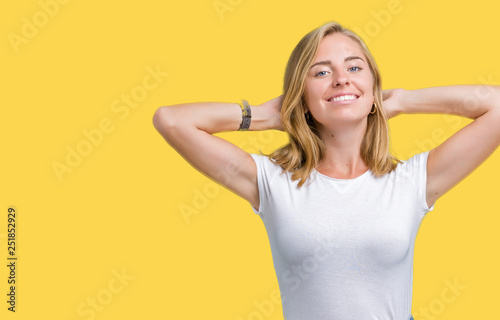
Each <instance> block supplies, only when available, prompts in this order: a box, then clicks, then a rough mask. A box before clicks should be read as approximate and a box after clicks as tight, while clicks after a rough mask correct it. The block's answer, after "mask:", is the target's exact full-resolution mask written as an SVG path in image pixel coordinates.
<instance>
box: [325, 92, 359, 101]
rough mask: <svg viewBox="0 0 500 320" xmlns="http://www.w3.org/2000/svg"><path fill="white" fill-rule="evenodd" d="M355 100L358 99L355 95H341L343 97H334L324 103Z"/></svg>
mask: <svg viewBox="0 0 500 320" xmlns="http://www.w3.org/2000/svg"><path fill="white" fill-rule="evenodd" d="M357 98H359V97H358V96H357V95H355V94H346V95H343V96H338V97H335V98H330V99H328V100H326V101H328V102H337V101H350V100H356V99H357Z"/></svg>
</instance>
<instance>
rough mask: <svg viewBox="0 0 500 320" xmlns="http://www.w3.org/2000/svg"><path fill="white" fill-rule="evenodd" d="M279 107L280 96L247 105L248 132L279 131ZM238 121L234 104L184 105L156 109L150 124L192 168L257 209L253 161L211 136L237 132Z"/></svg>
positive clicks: (228, 143)
mask: <svg viewBox="0 0 500 320" xmlns="http://www.w3.org/2000/svg"><path fill="white" fill-rule="evenodd" d="M280 108H281V96H280V97H277V98H274V99H272V100H270V101H267V102H265V103H263V104H261V105H255V106H251V113H252V114H251V117H252V118H251V124H250V128H249V130H250V131H258V130H268V129H275V130H282V128H281V121H280V120H279V119H280V118H279V112H280ZM241 120H242V111H241V108H240V106H239V105H238V104H237V103H217V102H206V103H186V104H180V105H173V106H165V107H160V108H158V109H157V110H156V112H155V114H154V116H153V125H154V127H155V128H156V130H157V131H158V132H159V133H160V134H161V136H162V137H163V138H164V139H165V141H166V142H167V143H168V144H170V146H172V147H173V148H174V149H175V150H176V151H177V152H178V153H179V154H180V155H181V156H182V157H183V158H184V159H185V160H186V161H187V162H188V163H189V164H191V165H192V166H193V167H194V168H195V169H197V170H198V171H200V172H201V173H203V174H204V175H205V176H207V177H209V178H210V179H212V180H214V181H215V182H217V183H219V184H221V185H222V186H224V187H226V188H227V189H229V190H231V191H232V192H234V193H235V194H237V195H239V196H241V197H242V198H244V199H246V200H247V201H248V202H249V203H250V204H251V205H252V206H254V207H255V208H256V209H260V208H259V192H258V187H257V167H256V164H255V162H254V160H253V159H252V157H251V156H250V154H249V153H247V152H246V151H244V150H243V149H241V148H239V147H237V146H236V145H234V144H232V143H230V142H229V141H226V140H224V139H222V138H220V137H217V136H214V135H213V133H217V132H223V131H236V130H238V129H239V126H240V123H241Z"/></svg>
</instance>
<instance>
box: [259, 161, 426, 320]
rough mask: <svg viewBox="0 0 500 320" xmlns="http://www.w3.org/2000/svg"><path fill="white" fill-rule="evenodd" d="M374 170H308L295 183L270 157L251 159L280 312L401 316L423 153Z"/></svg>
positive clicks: (294, 317) (348, 318) (419, 207)
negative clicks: (348, 174)
mask: <svg viewBox="0 0 500 320" xmlns="http://www.w3.org/2000/svg"><path fill="white" fill-rule="evenodd" d="M428 153H429V151H426V152H423V153H419V154H416V155H414V156H413V157H411V158H410V159H408V160H406V161H404V163H401V164H398V166H397V168H396V169H395V170H394V171H392V172H391V173H389V174H386V175H384V176H381V177H378V178H375V177H374V176H373V175H372V173H371V171H370V170H368V171H367V172H365V173H364V174H362V175H361V176H359V177H356V178H354V179H335V178H331V177H328V176H326V175H323V174H321V173H319V172H318V171H316V170H313V172H312V173H311V176H310V177H309V179H308V180H307V181H306V182H305V183H304V185H302V187H301V188H298V187H297V185H298V182H299V181H298V180H296V181H293V182H292V180H291V173H290V172H287V173H284V174H281V172H282V169H281V167H280V166H279V165H277V164H275V163H274V162H272V161H270V160H269V158H267V157H265V156H262V155H259V154H251V156H252V157H253V159H254V160H255V162H256V165H257V175H258V176H257V180H258V187H259V197H260V208H259V210H256V209H255V208H254V207H252V210H253V211H254V212H255V213H256V214H258V215H259V216H260V217H261V219H262V221H263V222H264V225H265V228H266V231H267V235H268V237H269V242H270V246H271V252H272V257H273V264H274V268H275V271H276V276H277V279H278V284H279V287H280V292H281V300H282V306H283V315H284V317H285V319H286V320H306V319H315V320H322V319H329V320H369V319H370V320H382V319H383V320H407V319H408V318H409V317H410V315H411V304H412V281H413V249H414V244H415V237H416V235H417V232H418V229H419V227H420V223H421V221H422V219H423V217H424V216H425V215H426V213H427V212H429V211H432V210H433V209H434V204H433V205H432V206H431V207H430V208H429V207H428V206H427V202H426V190H425V189H426V180H427V156H428Z"/></svg>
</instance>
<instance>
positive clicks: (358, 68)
mask: <svg viewBox="0 0 500 320" xmlns="http://www.w3.org/2000/svg"><path fill="white" fill-rule="evenodd" d="M354 68H357V70H352V69H354ZM349 70H350V71H359V70H361V68H360V67H358V66H353V67H350V68H349Z"/></svg>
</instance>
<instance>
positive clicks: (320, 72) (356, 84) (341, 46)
mask: <svg viewBox="0 0 500 320" xmlns="http://www.w3.org/2000/svg"><path fill="white" fill-rule="evenodd" d="M304 98H305V102H306V108H307V110H309V111H310V112H311V114H312V116H313V118H314V119H315V120H316V123H317V124H318V123H319V124H320V126H321V125H327V126H328V124H331V125H335V124H337V125H338V124H340V123H342V124H345V123H346V122H353V121H359V120H362V119H363V118H366V117H367V116H368V114H369V112H370V110H371V108H372V105H373V102H374V96H373V76H372V73H371V71H370V67H369V65H368V62H367V60H366V57H365V56H364V54H363V52H362V51H361V49H360V48H359V46H358V44H357V43H356V42H354V40H352V39H351V38H349V37H348V36H345V35H343V34H341V33H333V34H329V35H327V36H326V37H324V38H323V39H322V40H321V43H320V45H319V48H318V53H317V55H316V57H315V59H314V61H313V63H312V67H311V68H310V69H309V70H308V72H307V76H306V82H305V92H304Z"/></svg>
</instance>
